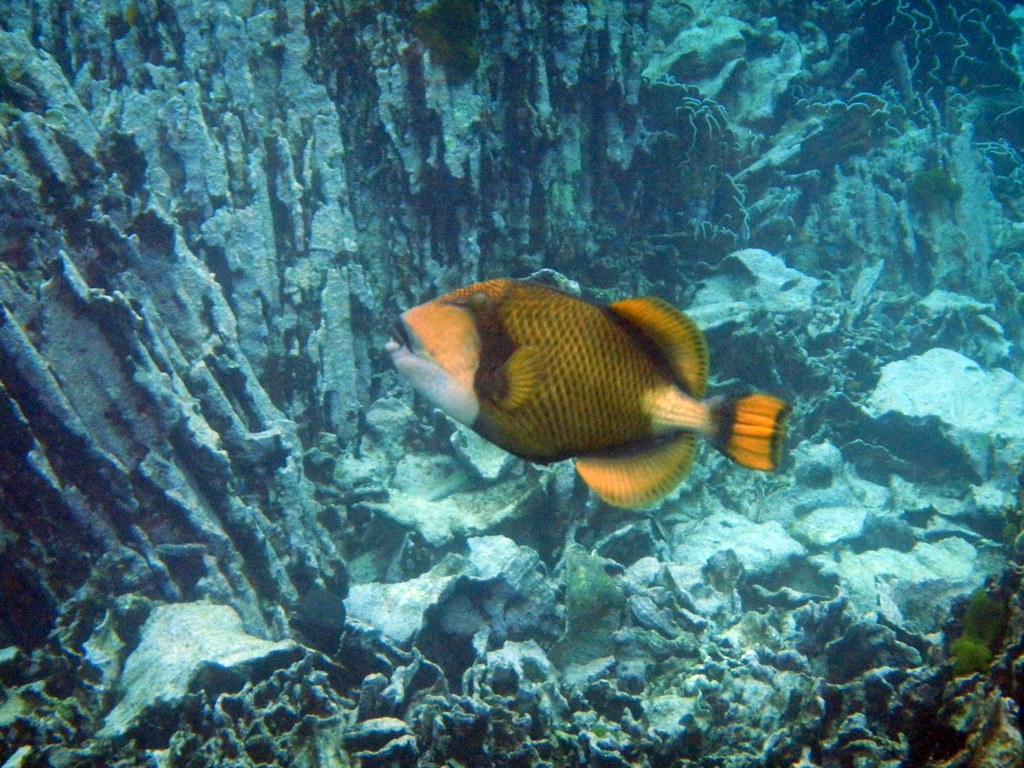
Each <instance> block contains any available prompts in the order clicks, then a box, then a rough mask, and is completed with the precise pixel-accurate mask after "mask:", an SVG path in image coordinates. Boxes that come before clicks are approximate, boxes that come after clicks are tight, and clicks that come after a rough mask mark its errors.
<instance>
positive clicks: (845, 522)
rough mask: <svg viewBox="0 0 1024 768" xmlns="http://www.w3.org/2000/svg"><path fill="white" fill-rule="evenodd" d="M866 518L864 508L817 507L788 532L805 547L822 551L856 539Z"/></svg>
mask: <svg viewBox="0 0 1024 768" xmlns="http://www.w3.org/2000/svg"><path fill="white" fill-rule="evenodd" d="M867 516H868V513H867V510H866V509H864V507H819V508H817V509H815V510H813V511H812V512H810V513H809V514H807V515H805V516H804V517H801V518H800V519H798V520H797V521H796V522H795V523H794V524H793V526H792V528H791V529H790V530H791V531H792V533H793V536H795V537H796V538H797V539H798V540H800V541H802V542H803V543H804V544H806V545H807V546H809V547H814V548H819V549H824V548H827V547H831V546H832V545H834V544H837V543H839V542H841V541H846V540H849V539H856V538H858V537H859V536H860V535H861V534H862V533H863V532H864V521H865V520H866V519H867Z"/></svg>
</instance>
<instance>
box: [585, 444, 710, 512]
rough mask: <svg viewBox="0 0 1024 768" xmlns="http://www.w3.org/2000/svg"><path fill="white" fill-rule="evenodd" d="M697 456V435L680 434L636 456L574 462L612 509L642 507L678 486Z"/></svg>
mask: <svg viewBox="0 0 1024 768" xmlns="http://www.w3.org/2000/svg"><path fill="white" fill-rule="evenodd" d="M696 452H697V437H696V435H695V434H694V433H693V432H680V433H679V434H678V435H674V436H673V437H671V438H669V439H667V440H663V441H660V442H658V443H656V444H654V445H652V446H651V447H650V448H645V449H644V450H642V451H639V452H636V453H630V454H622V455H615V456H581V457H580V458H578V459H576V471H577V472H579V473H580V477H582V478H583V482H585V483H586V484H587V485H589V486H590V487H591V489H593V491H594V493H596V494H597V495H598V496H600V497H601V498H602V499H603V500H604V501H606V502H608V503H609V504H611V505H612V506H615V507H627V508H633V507H643V506H647V505H648V504H653V503H654V502H655V501H657V500H658V499H660V498H661V497H662V496H664V495H665V494H667V493H668V492H669V491H671V490H672V489H673V488H675V487H676V486H677V485H679V483H680V481H682V479H683V478H684V477H686V473H687V472H689V470H690V464H691V463H692V462H693V456H694V454H695V453H696Z"/></svg>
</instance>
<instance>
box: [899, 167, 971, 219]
mask: <svg viewBox="0 0 1024 768" xmlns="http://www.w3.org/2000/svg"><path fill="white" fill-rule="evenodd" d="M963 194H964V188H963V186H962V185H961V184H959V183H958V182H957V181H956V179H954V178H953V176H952V175H951V174H950V173H949V171H947V170H946V169H945V168H943V167H941V166H936V167H934V168H926V169H925V170H923V171H919V172H918V173H916V174H914V175H913V176H912V177H911V178H910V182H909V183H908V184H907V198H908V199H909V200H910V204H911V205H912V206H914V207H915V208H917V209H919V210H922V211H936V210H941V209H944V208H947V207H948V206H951V205H954V204H955V203H956V202H957V201H958V200H959V199H960V198H961V197H962V196H963Z"/></svg>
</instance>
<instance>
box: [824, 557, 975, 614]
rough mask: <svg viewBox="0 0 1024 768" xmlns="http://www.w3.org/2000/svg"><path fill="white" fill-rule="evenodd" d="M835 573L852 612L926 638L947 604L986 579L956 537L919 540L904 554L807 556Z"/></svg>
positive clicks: (947, 611) (827, 570) (947, 612)
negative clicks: (927, 540)
mask: <svg viewBox="0 0 1024 768" xmlns="http://www.w3.org/2000/svg"><path fill="white" fill-rule="evenodd" d="M812 561H814V562H816V563H817V564H818V565H819V566H820V567H821V569H822V571H823V572H825V573H835V575H836V576H838V578H839V585H840V587H841V589H842V590H843V591H844V592H845V593H846V594H847V596H848V598H849V600H850V607H851V609H852V610H853V611H854V612H855V614H857V615H860V616H870V617H874V616H876V615H877V614H879V613H881V615H883V616H884V617H885V618H886V619H887V620H888V621H890V622H892V623H893V624H896V625H899V626H902V627H906V628H907V629H909V630H911V631H914V632H919V633H922V634H926V633H929V632H934V631H935V630H936V629H938V627H939V626H941V624H942V623H943V622H944V621H946V619H947V618H948V615H949V605H950V603H951V602H952V601H953V600H954V599H955V598H957V597H961V596H964V595H968V594H970V593H971V592H973V591H974V590H975V589H977V588H978V587H979V586H980V585H981V584H982V583H983V582H984V579H985V576H986V575H987V574H986V573H985V572H984V570H983V569H982V568H981V567H980V565H979V556H978V552H977V550H975V548H974V547H973V546H971V545H970V544H968V543H967V542H966V541H964V540H963V539H961V538H956V537H948V538H945V539H942V540H941V541H938V542H935V543H934V544H932V543H928V542H920V543H918V544H915V545H914V547H913V548H912V549H911V550H910V551H909V552H899V551H897V550H894V549H875V550H870V551H867V552H846V551H843V552H840V553H839V558H838V561H836V560H835V559H834V557H833V555H821V556H815V557H813V558H812Z"/></svg>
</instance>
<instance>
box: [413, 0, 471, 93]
mask: <svg viewBox="0 0 1024 768" xmlns="http://www.w3.org/2000/svg"><path fill="white" fill-rule="evenodd" d="M479 25H480V23H479V15H478V13H477V9H476V2H475V0H437V2H435V3H433V4H431V5H428V6H427V7H426V8H424V9H423V10H422V11H420V12H419V13H417V14H416V23H415V25H414V29H415V31H416V34H417V35H418V36H419V38H420V39H421V40H422V41H423V42H424V44H425V45H426V46H427V48H429V49H430V54H431V56H432V58H433V60H434V61H435V62H437V63H438V64H440V65H441V66H442V67H443V68H444V71H445V75H446V76H447V78H448V80H449V81H450V82H452V83H456V84H457V83H463V82H465V81H466V80H468V79H469V78H470V77H471V76H472V74H473V72H475V71H476V68H477V65H478V64H479V63H480V53H479V51H478V50H477V47H476V35H477V30H478V28H479Z"/></svg>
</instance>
